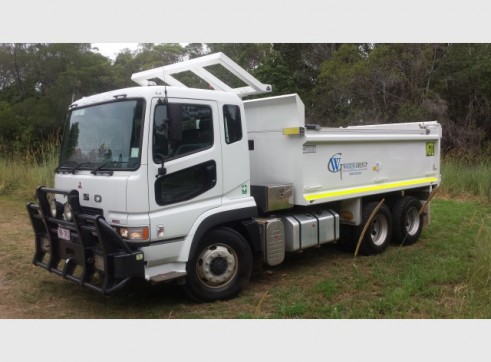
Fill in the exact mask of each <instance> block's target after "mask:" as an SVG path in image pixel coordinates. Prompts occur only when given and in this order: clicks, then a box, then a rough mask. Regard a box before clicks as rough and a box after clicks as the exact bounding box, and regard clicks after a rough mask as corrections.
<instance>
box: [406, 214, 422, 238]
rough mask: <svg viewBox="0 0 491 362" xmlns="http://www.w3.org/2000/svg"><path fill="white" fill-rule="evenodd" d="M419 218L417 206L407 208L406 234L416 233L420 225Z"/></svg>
mask: <svg viewBox="0 0 491 362" xmlns="http://www.w3.org/2000/svg"><path fill="white" fill-rule="evenodd" d="M420 223H421V220H420V218H419V211H418V209H417V208H415V207H412V208H410V209H409V210H408V212H407V214H406V219H405V227H406V232H407V234H408V235H416V233H417V232H418V229H419V226H420Z"/></svg>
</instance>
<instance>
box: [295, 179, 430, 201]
mask: <svg viewBox="0 0 491 362" xmlns="http://www.w3.org/2000/svg"><path fill="white" fill-rule="evenodd" d="M431 182H438V179H437V178H436V177H427V178H418V179H414V180H409V181H398V182H389V183H386V184H383V185H373V186H363V187H353V188H350V189H342V190H336V191H327V192H318V193H312V194H304V195H303V197H304V198H305V200H307V201H312V200H318V199H325V198H328V197H336V196H345V195H352V194H358V193H363V192H370V191H379V190H386V189H392V188H397V187H404V186H415V185H420V184H427V183H431Z"/></svg>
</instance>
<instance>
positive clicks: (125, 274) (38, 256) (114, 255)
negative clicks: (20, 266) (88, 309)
mask: <svg viewBox="0 0 491 362" xmlns="http://www.w3.org/2000/svg"><path fill="white" fill-rule="evenodd" d="M52 194H60V195H65V196H66V197H67V202H68V203H69V205H70V206H71V209H72V214H73V221H72V222H69V221H66V220H63V219H62V218H61V215H57V217H53V216H52V215H51V212H50V205H49V199H48V196H49V195H52ZM37 198H38V201H39V205H35V204H33V203H29V204H27V211H28V214H29V217H30V219H31V223H32V227H33V229H34V235H35V253H34V258H33V261H32V262H33V264H34V265H36V266H39V267H41V268H44V269H46V270H48V271H49V272H51V273H54V274H57V275H60V276H62V277H63V278H65V279H67V280H70V281H72V282H75V283H77V284H79V285H82V286H84V287H87V288H90V289H92V290H95V291H97V292H99V293H102V294H104V295H107V294H110V293H113V292H115V291H116V290H118V289H120V288H122V287H123V286H124V285H126V284H127V282H128V281H129V280H130V279H131V278H132V277H143V276H144V260H143V253H142V252H141V251H138V250H132V249H131V248H130V247H129V246H128V245H127V244H126V243H125V241H124V240H123V239H122V238H121V237H120V236H119V235H118V234H117V233H116V231H115V230H114V229H113V228H112V227H111V225H109V224H108V223H107V221H106V220H105V219H104V217H103V216H101V215H91V214H87V213H84V211H83V209H82V207H81V206H80V203H79V194H78V191H77V190H71V191H65V190H57V189H50V188H46V187H38V189H37ZM59 214H61V213H59ZM60 228H61V229H65V230H69V235H70V236H69V239H70V240H65V239H63V238H60V236H59V229H60ZM65 235H66V232H65Z"/></svg>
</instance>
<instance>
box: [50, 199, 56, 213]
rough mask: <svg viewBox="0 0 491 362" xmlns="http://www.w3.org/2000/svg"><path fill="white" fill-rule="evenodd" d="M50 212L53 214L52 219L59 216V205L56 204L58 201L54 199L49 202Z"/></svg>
mask: <svg viewBox="0 0 491 362" xmlns="http://www.w3.org/2000/svg"><path fill="white" fill-rule="evenodd" d="M49 211H50V212H51V216H52V217H57V216H58V205H57V204H56V200H55V199H52V200H51V201H50V202H49Z"/></svg>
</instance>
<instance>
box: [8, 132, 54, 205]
mask: <svg viewBox="0 0 491 362" xmlns="http://www.w3.org/2000/svg"><path fill="white" fill-rule="evenodd" d="M59 147H60V146H59V141H58V140H57V139H52V140H49V141H47V142H46V143H44V144H43V145H41V146H40V147H39V149H32V148H30V147H25V148H24V149H23V150H19V151H15V152H8V151H7V149H6V148H5V147H3V146H2V145H0V195H7V196H12V197H15V198H17V199H20V200H23V201H31V200H34V199H35V191H36V188H37V186H40V185H43V186H53V179H54V170H55V168H56V167H57V165H58V155H59Z"/></svg>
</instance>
